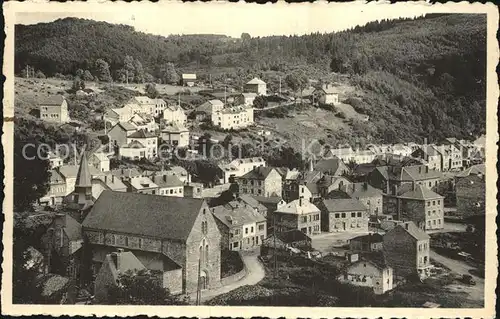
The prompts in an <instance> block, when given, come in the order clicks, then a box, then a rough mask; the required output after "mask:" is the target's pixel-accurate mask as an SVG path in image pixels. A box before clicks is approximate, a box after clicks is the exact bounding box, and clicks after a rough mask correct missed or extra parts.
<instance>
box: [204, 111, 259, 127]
mask: <svg viewBox="0 0 500 319" xmlns="http://www.w3.org/2000/svg"><path fill="white" fill-rule="evenodd" d="M253 111H254V110H253V107H252V106H246V105H239V106H233V107H226V108H223V109H222V110H220V111H217V112H214V113H212V124H213V125H215V126H219V127H220V128H221V129H223V130H239V129H243V128H246V127H248V126H250V125H253V123H254V114H253Z"/></svg>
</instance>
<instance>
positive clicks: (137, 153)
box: [119, 141, 147, 160]
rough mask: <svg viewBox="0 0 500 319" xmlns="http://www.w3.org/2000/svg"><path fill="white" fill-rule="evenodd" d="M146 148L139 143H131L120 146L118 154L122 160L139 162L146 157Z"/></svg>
mask: <svg viewBox="0 0 500 319" xmlns="http://www.w3.org/2000/svg"><path fill="white" fill-rule="evenodd" d="M146 151H147V148H146V146H144V145H143V144H142V143H141V142H138V141H132V142H130V143H127V144H125V145H122V146H120V148H119V154H120V156H121V157H123V158H128V159H133V160H140V159H141V158H145V157H146Z"/></svg>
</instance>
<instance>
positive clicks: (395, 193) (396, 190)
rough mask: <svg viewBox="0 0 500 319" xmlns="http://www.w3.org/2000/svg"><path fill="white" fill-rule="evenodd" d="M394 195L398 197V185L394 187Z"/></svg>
mask: <svg viewBox="0 0 500 319" xmlns="http://www.w3.org/2000/svg"><path fill="white" fill-rule="evenodd" d="M392 195H394V196H397V195H398V185H393V186H392Z"/></svg>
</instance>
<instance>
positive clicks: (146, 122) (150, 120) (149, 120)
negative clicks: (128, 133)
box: [128, 113, 159, 132]
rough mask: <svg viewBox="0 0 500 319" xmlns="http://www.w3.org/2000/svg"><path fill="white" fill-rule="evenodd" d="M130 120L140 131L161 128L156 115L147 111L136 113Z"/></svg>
mask: <svg viewBox="0 0 500 319" xmlns="http://www.w3.org/2000/svg"><path fill="white" fill-rule="evenodd" d="M128 122H129V123H130V124H132V125H133V126H135V128H136V129H137V130H138V131H139V130H144V131H146V132H155V131H157V130H158V129H159V126H158V124H157V123H156V122H155V119H154V117H153V116H152V115H150V114H147V113H135V114H134V115H133V116H132V118H131V119H130V120H129V121H128Z"/></svg>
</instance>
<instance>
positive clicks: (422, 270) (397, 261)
mask: <svg viewBox="0 0 500 319" xmlns="http://www.w3.org/2000/svg"><path fill="white" fill-rule="evenodd" d="M383 239H384V244H383V252H384V256H385V258H386V260H387V262H388V264H389V266H390V267H392V268H393V269H394V273H395V275H396V276H400V277H405V276H408V275H412V274H417V275H419V276H421V277H426V276H428V275H429V268H430V266H431V264H430V257H429V251H430V237H429V235H427V234H426V233H425V232H424V231H423V230H421V229H420V228H418V227H417V226H415V224H414V223H413V222H406V223H403V224H400V225H397V226H396V227H394V228H393V229H391V230H389V231H388V232H387V233H386V234H385V235H384V237H383Z"/></svg>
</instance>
